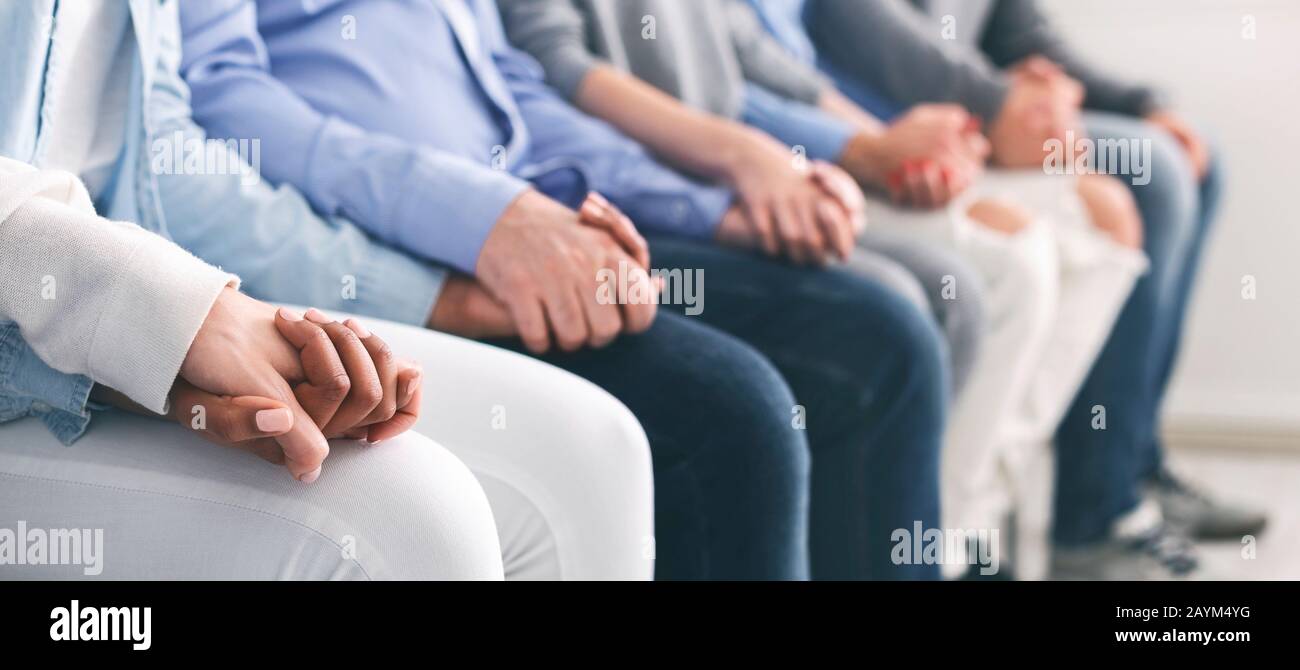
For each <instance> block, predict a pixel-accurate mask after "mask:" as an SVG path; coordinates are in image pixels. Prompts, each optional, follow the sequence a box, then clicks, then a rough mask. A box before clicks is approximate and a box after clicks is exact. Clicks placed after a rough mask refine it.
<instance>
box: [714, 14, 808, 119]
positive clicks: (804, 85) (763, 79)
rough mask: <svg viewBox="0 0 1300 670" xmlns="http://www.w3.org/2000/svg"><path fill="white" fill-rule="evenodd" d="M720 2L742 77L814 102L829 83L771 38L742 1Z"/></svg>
mask: <svg viewBox="0 0 1300 670" xmlns="http://www.w3.org/2000/svg"><path fill="white" fill-rule="evenodd" d="M723 2H725V3H726V8H725V10H724V11H725V12H726V13H727V16H726V18H727V26H728V28H729V30H730V33H731V41H732V43H733V44H734V45H735V47H736V56H737V58H738V59H739V61H740V68H741V70H742V71H743V73H744V75H745V79H746V80H747V81H751V82H753V83H755V84H758V85H759V86H762V87H763V88H766V89H768V90H770V91H772V92H773V93H776V94H777V95H780V96H783V97H786V98H793V99H794V100H797V101H799V102H802V103H805V104H809V105H816V104H817V102H818V100H819V99H820V98H821V95H822V92H823V91H824V90H825V89H826V87H827V86H828V85H829V84H828V83H827V81H826V79H825V78H824V77H822V75H821V74H820V73H819V72H818V71H817V70H816V69H815V68H814V67H813V66H812V65H809V64H805V63H803V62H801V61H800V60H799V59H798V58H797V57H795V56H794V55H793V54H791V53H790V52H789V51H787V50H786V48H785V47H784V46H782V45H781V43H780V42H777V41H776V40H775V39H773V38H772V36H771V35H769V34H768V33H767V29H766V28H764V27H763V24H762V22H761V21H760V19H759V18H758V14H757V13H756V12H755V11H754V8H753V7H750V6H749V4H748V3H747V2H746V0H723Z"/></svg>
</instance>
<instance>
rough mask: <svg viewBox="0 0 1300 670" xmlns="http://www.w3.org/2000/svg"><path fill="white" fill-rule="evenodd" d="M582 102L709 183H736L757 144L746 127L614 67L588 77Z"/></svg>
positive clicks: (580, 96) (579, 97)
mask: <svg viewBox="0 0 1300 670" xmlns="http://www.w3.org/2000/svg"><path fill="white" fill-rule="evenodd" d="M576 102H577V105H578V107H580V108H581V109H582V110H583V111H585V112H587V113H588V114H591V115H592V116H596V117H598V118H601V119H603V120H605V121H606V122H608V123H610V124H611V125H613V126H615V127H616V128H618V129H619V130H621V131H623V133H624V134H626V135H628V136H629V137H631V138H632V139H634V140H636V141H638V142H640V143H641V144H643V145H645V146H646V147H647V148H649V149H650V150H651V151H653V152H654V153H656V154H658V155H659V156H661V157H662V158H663V159H664V160H666V161H667V162H669V163H672V164H673V165H675V166H677V167H679V168H681V169H683V170H685V171H687V172H691V173H694V174H697V175H700V176H702V177H706V178H709V179H715V180H728V179H730V177H731V174H732V172H733V170H734V167H735V165H736V163H737V161H739V160H742V158H741V153H742V151H743V147H744V144H745V143H746V142H747V141H750V139H751V133H752V131H750V130H749V129H748V128H746V127H744V126H742V125H741V124H738V123H736V122H734V121H731V120H729V119H725V118H722V117H719V116H714V115H712V114H708V113H705V112H701V111H698V110H695V109H692V108H690V107H688V106H686V105H684V104H682V103H681V102H680V101H678V100H677V99H675V98H673V97H672V96H670V95H668V94H666V93H664V92H662V91H660V90H658V89H656V88H655V87H653V86H651V85H650V84H647V83H645V82H644V81H641V80H640V79H637V78H636V77H633V76H632V75H629V74H625V73H623V72H620V71H618V70H616V69H614V68H613V67H610V66H608V65H598V66H596V67H593V68H592V69H591V70H590V71H589V72H588V74H587V76H586V77H585V78H584V79H583V80H582V83H581V84H580V85H579V88H578V95H577V100H576Z"/></svg>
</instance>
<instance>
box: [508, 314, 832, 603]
mask: <svg viewBox="0 0 1300 670" xmlns="http://www.w3.org/2000/svg"><path fill="white" fill-rule="evenodd" d="M493 344H497V345H499V346H503V347H506V348H511V349H514V350H516V351H520V352H521V353H526V352H524V351H523V349H522V347H521V345H519V344H518V342H516V341H499V342H493ZM538 358H539V359H540V360H542V361H545V362H547V363H550V364H552V365H555V366H557V367H560V368H563V369H565V370H568V371H570V372H573V373H574V374H577V375H578V376H580V377H583V378H585V379H587V380H589V381H591V382H593V383H595V384H596V385H598V386H600V387H601V388H603V389H605V390H606V391H609V392H610V393H611V394H612V395H613V396H614V397H616V398H618V399H619V400H620V401H622V402H623V404H625V405H627V407H628V408H629V409H631V410H632V413H633V414H635V415H636V417H637V419H638V420H639V421H640V422H641V425H642V427H643V428H644V429H645V431H646V435H647V437H649V439H650V449H651V454H652V458H653V461H654V476H655V553H656V556H655V558H656V561H655V578H656V579H755V580H759V579H761V580H788V579H807V578H808V551H807V538H808V524H807V515H808V504H809V503H808V486H809V455H808V445H807V441H806V440H805V436H804V434H803V433H802V432H801V431H797V430H794V429H793V428H792V426H791V425H790V422H789V420H788V418H787V416H788V413H789V411H790V406H791V405H792V404H794V398H793V397H792V395H791V393H790V390H789V388H788V387H787V386H786V383H785V381H784V380H782V379H781V376H780V375H779V374H778V373H777V371H776V370H775V369H774V368H773V367H772V365H771V364H770V363H769V362H768V361H767V360H766V359H765V358H763V356H761V355H760V354H758V353H757V352H756V351H754V349H753V348H751V347H749V346H748V345H746V344H744V343H743V342H741V341H739V340H737V339H736V338H734V337H732V336H730V335H728V334H726V333H723V332H720V331H718V330H716V329H713V328H710V327H708V326H706V325H704V324H703V323H701V322H699V321H697V320H693V319H687V318H684V317H681V316H678V315H676V314H665V313H660V315H659V317H658V318H657V319H656V320H655V324H654V325H653V326H652V327H651V328H650V330H648V331H647V332H645V333H643V334H640V335H632V336H626V337H621V338H619V339H618V340H616V341H615V342H613V343H612V344H610V345H609V346H607V347H605V348H603V349H598V350H584V351H579V352H576V353H570V354H566V353H562V352H553V353H549V354H546V355H543V356H539V357H538Z"/></svg>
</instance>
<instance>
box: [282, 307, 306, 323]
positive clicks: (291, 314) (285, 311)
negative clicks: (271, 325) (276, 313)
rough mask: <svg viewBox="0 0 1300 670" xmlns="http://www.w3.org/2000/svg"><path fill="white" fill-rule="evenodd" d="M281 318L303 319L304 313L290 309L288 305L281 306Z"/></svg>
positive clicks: (288, 319) (287, 319)
mask: <svg viewBox="0 0 1300 670" xmlns="http://www.w3.org/2000/svg"><path fill="white" fill-rule="evenodd" d="M280 318H281V319H284V320H285V321H302V315H301V314H299V313H297V312H295V311H293V310H291V309H289V308H288V307H281V308H280Z"/></svg>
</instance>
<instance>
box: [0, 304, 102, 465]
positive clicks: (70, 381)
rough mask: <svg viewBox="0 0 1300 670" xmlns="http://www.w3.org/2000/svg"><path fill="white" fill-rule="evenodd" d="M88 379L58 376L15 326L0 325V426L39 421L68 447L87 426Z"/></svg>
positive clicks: (89, 385)
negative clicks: (28, 418) (2, 424)
mask: <svg viewBox="0 0 1300 670" xmlns="http://www.w3.org/2000/svg"><path fill="white" fill-rule="evenodd" d="M94 385H95V383H94V382H93V381H91V380H90V378H88V377H84V376H82V375H70V374H66V373H63V372H59V371H58V370H55V369H53V368H51V367H50V366H48V365H46V364H45V362H44V361H42V360H41V359H40V357H39V356H37V355H36V352H34V351H32V349H31V347H29V346H28V345H27V342H26V341H25V340H23V338H22V335H21V334H20V333H19V331H18V324H15V323H6V324H3V325H0V423H3V422H6V421H14V420H17V419H21V418H24V417H28V416H34V417H38V418H40V420H41V421H42V422H44V423H45V426H46V427H47V428H49V430H50V432H51V433H53V434H54V436H55V437H56V438H58V440H59V441H60V442H62V443H64V444H72V443H73V442H74V441H75V440H76V439H77V438H78V437H81V435H82V433H84V432H86V427H87V426H88V425H89V424H90V409H89V402H90V389H91V388H92V387H93V386H94Z"/></svg>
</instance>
